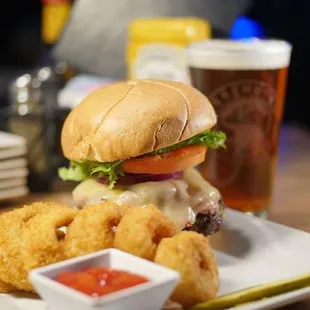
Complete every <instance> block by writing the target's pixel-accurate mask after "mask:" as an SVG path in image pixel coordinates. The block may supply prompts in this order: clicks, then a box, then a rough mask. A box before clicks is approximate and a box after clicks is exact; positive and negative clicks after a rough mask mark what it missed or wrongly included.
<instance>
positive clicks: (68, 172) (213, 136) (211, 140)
mask: <svg viewBox="0 0 310 310" xmlns="http://www.w3.org/2000/svg"><path fill="white" fill-rule="evenodd" d="M225 141H226V135H225V133H224V132H221V131H204V132H202V133H200V134H198V135H196V136H194V137H192V138H190V139H188V140H185V141H182V142H179V143H177V144H174V145H171V146H167V147H164V148H162V149H159V150H156V151H154V152H151V153H148V154H145V155H143V156H148V155H160V154H164V153H167V152H170V151H173V150H176V149H179V148H181V147H183V146H188V145H205V146H207V147H208V148H212V149H218V148H221V147H222V148H225ZM122 162H123V161H122V160H118V161H114V162H109V163H100V162H91V161H85V162H82V163H79V162H76V161H71V162H70V165H69V167H68V168H65V167H62V168H59V169H58V175H59V177H60V178H61V179H62V180H63V181H69V180H70V181H76V182H81V181H83V180H85V179H87V178H89V177H91V176H93V175H95V176H96V177H99V178H102V177H105V178H107V180H108V184H109V188H110V189H113V187H114V185H115V182H116V181H117V179H118V177H119V176H123V175H124V173H123V171H122V169H121V168H120V164H121V163H122Z"/></svg>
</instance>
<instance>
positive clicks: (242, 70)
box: [188, 40, 291, 215]
mask: <svg viewBox="0 0 310 310" xmlns="http://www.w3.org/2000/svg"><path fill="white" fill-rule="evenodd" d="M290 55H291V45H290V44H289V43H287V42H284V41H280V40H249V41H229V40H207V41H203V42H198V43H194V44H192V45H190V46H189V48H188V57H189V65H190V74H191V83H192V84H193V86H195V87H196V88H197V89H199V90H200V91H202V92H203V93H204V94H205V95H206V96H207V97H208V98H209V100H210V102H211V103H212V104H213V106H214V108H215V111H216V113H217V116H218V123H217V129H218V130H223V131H224V132H225V133H226V134H227V138H228V139H227V144H226V145H227V148H226V149H221V150H214V151H213V150H209V151H208V155H207V158H206V160H205V162H204V164H203V165H202V174H203V175H204V176H205V177H206V178H207V179H208V180H209V181H210V182H211V183H212V184H213V185H214V186H216V187H217V188H219V190H220V191H221V193H222V195H223V197H224V200H225V202H226V204H227V206H228V207H230V208H233V209H237V210H240V211H244V212H250V213H253V214H256V215H263V214H266V212H265V211H266V210H267V209H268V206H269V205H270V201H271V198H272V188H273V179H274V174H275V168H276V163H277V147H278V136H279V129H280V125H281V120H282V112H283V106H284V98H285V92H286V81H287V71H288V66H289V62H290Z"/></svg>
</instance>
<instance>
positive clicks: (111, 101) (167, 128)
mask: <svg viewBox="0 0 310 310" xmlns="http://www.w3.org/2000/svg"><path fill="white" fill-rule="evenodd" d="M215 124H216V115H215V112H214V109H213V107H212V105H211V104H210V102H209V100H208V99H207V98H206V97H205V96H204V95H203V94H202V93H200V92H199V91H198V90H196V89H195V88H193V87H192V86H190V85H186V84H182V83H178V82H172V81H164V80H137V81H127V82H119V83H115V84H112V85H110V86H106V87H103V88H101V89H99V90H96V91H95V92H93V93H92V94H90V95H89V96H87V97H86V98H85V99H84V100H83V101H82V102H81V103H80V104H79V105H78V106H77V107H76V108H75V109H73V110H72V111H71V112H70V114H69V115H68V117H67V119H66V120H65V123H64V126H63V128H62V134H61V145H62V149H63V152H64V155H65V156H66V157H67V158H68V159H70V160H74V161H78V162H82V161H85V160H89V161H97V162H112V161H116V160H120V159H127V158H130V157H136V156H139V155H143V154H145V153H149V152H152V151H154V150H157V149H161V148H163V147H166V146H170V145H173V144H176V143H178V142H180V141H183V140H186V139H188V138H191V137H193V136H195V135H197V134H198V133H200V132H202V131H205V130H208V129H210V128H211V127H213V126H214V125H215Z"/></svg>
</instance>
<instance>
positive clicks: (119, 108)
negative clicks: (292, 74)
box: [59, 80, 226, 235]
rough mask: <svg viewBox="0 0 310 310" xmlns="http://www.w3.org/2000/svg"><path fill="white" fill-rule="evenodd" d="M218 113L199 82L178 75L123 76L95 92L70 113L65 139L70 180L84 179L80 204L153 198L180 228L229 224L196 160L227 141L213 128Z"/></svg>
mask: <svg viewBox="0 0 310 310" xmlns="http://www.w3.org/2000/svg"><path fill="white" fill-rule="evenodd" d="M215 124H216V114H215V112H214V109H213V107H212V105H211V104H210V102H209V100H208V99H207V98H206V97H205V96H204V95H203V94H202V93H200V92H199V91H198V90H196V89H195V88H193V87H191V86H189V85H185V84H182V83H178V82H171V81H162V80H139V81H128V82H119V83H115V84H113V85H111V86H107V87H104V88H101V89H99V90H97V91H95V92H93V93H92V94H90V95H89V96H88V97H87V98H86V99H84V101H83V102H82V103H80V104H79V105H78V106H77V107H76V108H75V109H73V110H72V111H71V112H70V114H69V115H68V117H67V119H66V120H65V123H64V125H63V128H62V134H61V145H62V149H63V153H64V155H65V157H66V158H68V159H69V160H70V166H69V167H68V168H60V169H59V176H60V177H61V178H62V179H63V180H71V181H77V182H81V183H80V184H79V185H78V186H77V187H76V188H75V189H74V191H73V198H74V200H75V203H76V205H77V206H78V207H83V206H85V205H87V204H90V203H97V202H100V201H106V200H108V201H114V202H116V203H117V204H123V205H128V206H133V207H134V206H143V205H146V204H154V205H155V206H157V207H158V208H159V209H160V210H161V211H162V212H164V213H165V214H167V215H168V216H170V217H171V218H172V219H173V220H174V221H175V222H176V223H177V224H178V225H179V227H180V229H188V230H196V231H198V232H201V233H203V234H205V235H208V234H212V233H214V232H216V231H217V230H218V229H219V228H220V226H221V224H222V216H223V209H224V203H223V200H222V198H221V195H220V193H219V192H218V190H217V189H215V188H214V187H213V186H211V185H210V184H209V183H208V182H207V181H205V179H204V178H203V177H202V176H201V175H200V173H199V172H198V170H196V169H195V168H194V167H195V166H197V165H199V164H200V163H202V162H203V161H204V159H205V155H206V151H207V149H208V148H213V149H216V148H220V147H224V146H225V138H226V137H225V134H224V133H223V132H219V131H212V130H211V129H212V127H213V126H214V125H215Z"/></svg>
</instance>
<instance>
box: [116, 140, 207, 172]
mask: <svg viewBox="0 0 310 310" xmlns="http://www.w3.org/2000/svg"><path fill="white" fill-rule="evenodd" d="M206 151H207V148H206V147H205V146H203V145H190V146H184V147H182V148H180V149H177V150H175V151H171V152H168V153H165V154H161V155H151V156H145V157H142V158H135V159H128V160H126V161H124V162H123V163H122V164H121V169H122V170H123V171H124V172H128V173H147V174H164V173H173V172H177V171H183V170H185V169H187V168H191V167H194V166H197V165H198V164H200V163H202V162H203V161H204V159H205V155H206Z"/></svg>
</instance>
